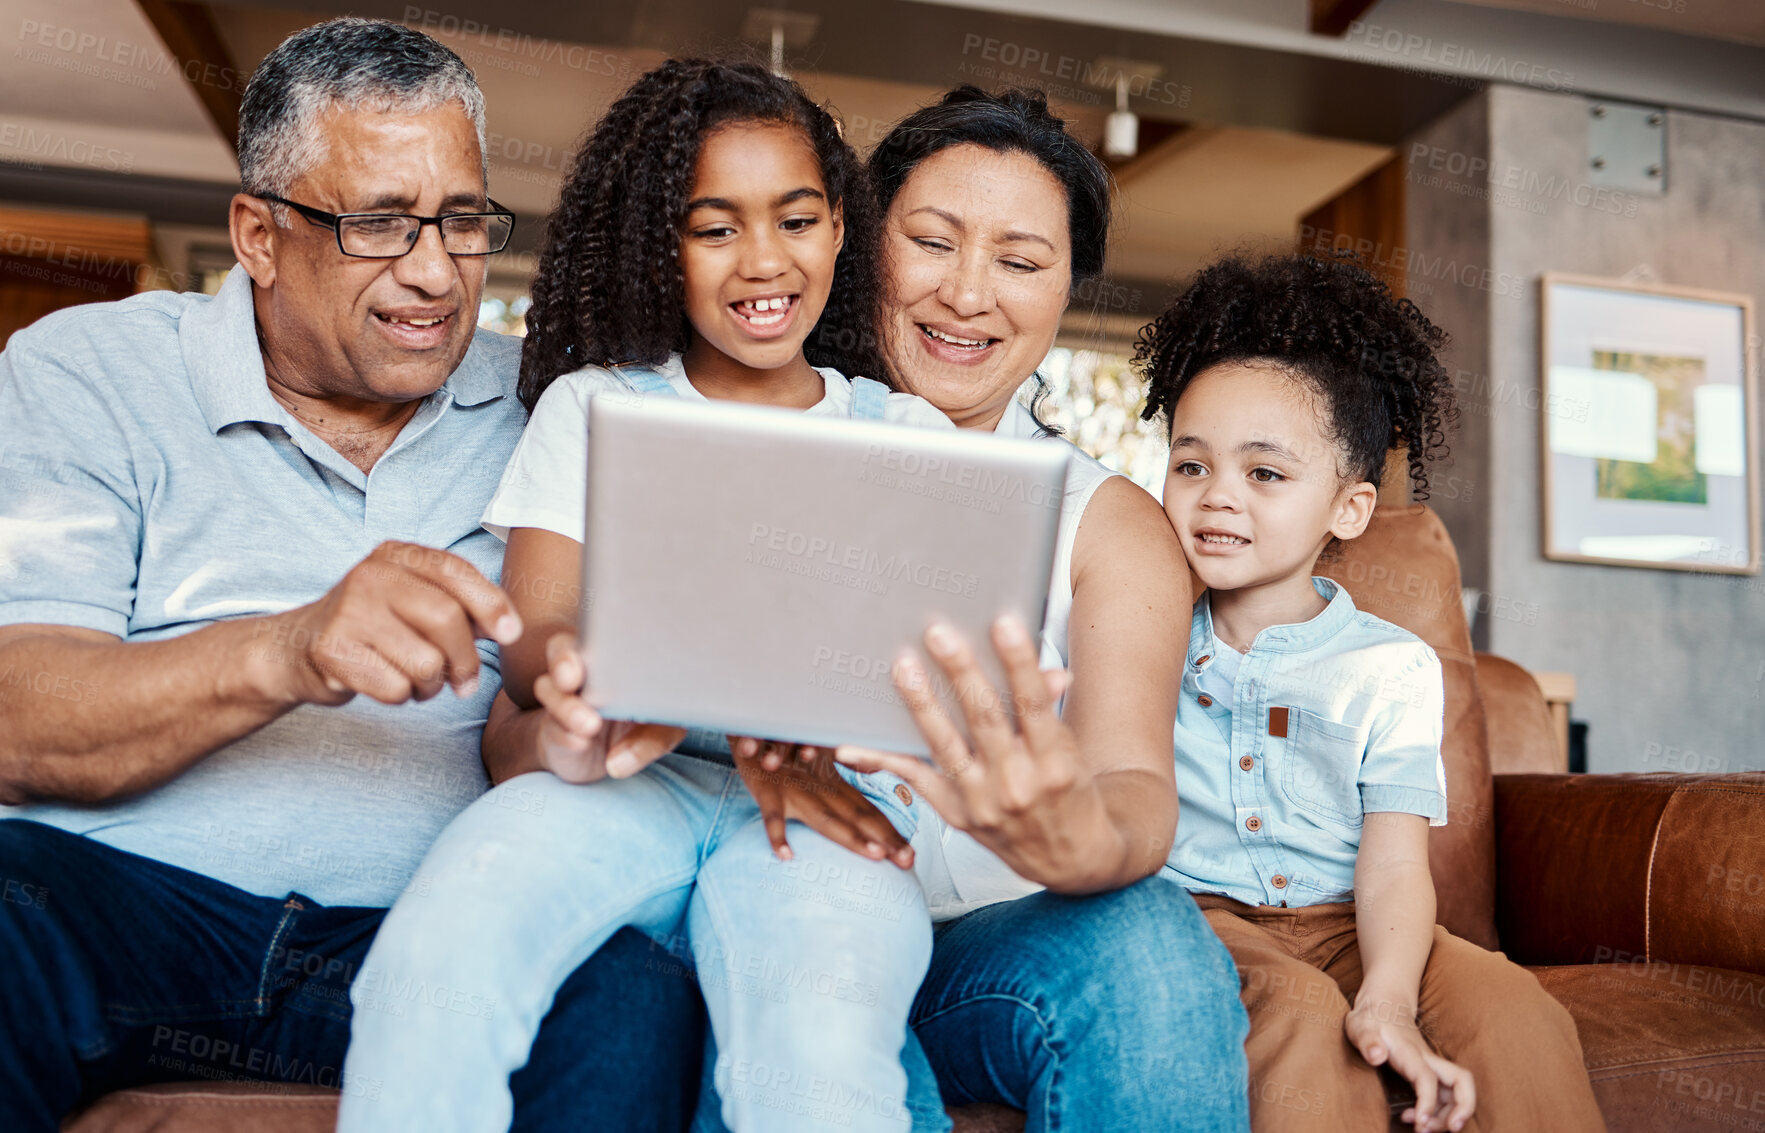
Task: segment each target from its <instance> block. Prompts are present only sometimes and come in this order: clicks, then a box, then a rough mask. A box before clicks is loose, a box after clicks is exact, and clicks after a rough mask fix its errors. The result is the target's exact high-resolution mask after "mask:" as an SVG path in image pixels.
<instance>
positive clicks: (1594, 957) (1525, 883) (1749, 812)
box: [1495, 771, 1765, 974]
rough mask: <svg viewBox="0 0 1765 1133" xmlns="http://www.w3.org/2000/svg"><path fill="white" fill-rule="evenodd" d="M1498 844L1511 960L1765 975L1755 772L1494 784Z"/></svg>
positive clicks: (1502, 924)
mask: <svg viewBox="0 0 1765 1133" xmlns="http://www.w3.org/2000/svg"><path fill="white" fill-rule="evenodd" d="M1495 839H1496V927H1497V930H1498V931H1499V932H1500V934H1501V940H1502V945H1503V947H1504V949H1505V950H1506V952H1507V954H1508V955H1509V957H1511V958H1512V959H1514V960H1515V961H1517V962H1519V963H1522V964H1590V963H1596V964H1597V963H1627V962H1633V961H1637V960H1646V961H1650V962H1661V963H1669V964H1703V965H1709V966H1711V967H1718V968H1729V969H1734V970H1738V971H1745V972H1754V973H1759V974H1765V772H1757V771H1750V772H1742V773H1739V774H1733V775H1686V774H1675V773H1671V772H1669V773H1664V774H1655V775H1497V776H1496V777H1495Z"/></svg>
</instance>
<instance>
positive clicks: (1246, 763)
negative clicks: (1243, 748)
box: [1238, 755, 1256, 771]
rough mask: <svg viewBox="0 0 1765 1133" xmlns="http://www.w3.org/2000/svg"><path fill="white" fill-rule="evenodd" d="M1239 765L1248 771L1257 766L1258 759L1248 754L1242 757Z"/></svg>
mask: <svg viewBox="0 0 1765 1133" xmlns="http://www.w3.org/2000/svg"><path fill="white" fill-rule="evenodd" d="M1238 766H1239V767H1242V768H1243V769H1244V770H1246V771H1249V770H1250V769H1251V768H1253V767H1255V766H1256V759H1255V758H1254V757H1252V756H1248V755H1247V756H1244V757H1243V758H1242V759H1240V760H1239V761H1238Z"/></svg>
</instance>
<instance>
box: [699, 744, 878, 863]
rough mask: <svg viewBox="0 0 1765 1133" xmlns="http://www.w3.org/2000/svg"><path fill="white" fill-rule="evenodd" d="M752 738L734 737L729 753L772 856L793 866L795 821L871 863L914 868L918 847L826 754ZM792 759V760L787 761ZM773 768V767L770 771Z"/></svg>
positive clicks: (819, 749)
mask: <svg viewBox="0 0 1765 1133" xmlns="http://www.w3.org/2000/svg"><path fill="white" fill-rule="evenodd" d="M793 746H794V745H791V744H781V743H777V742H776V741H772V740H758V739H754V738H753V737H751V736H731V737H729V750H730V751H731V752H732V753H733V754H734V755H735V767H736V770H737V771H738V772H740V774H741V777H742V782H743V783H746V784H747V787H748V793H749V794H751V795H753V796H754V801H755V802H756V803H757V804H759V807H760V817H761V819H762V820H763V821H764V822H765V824H766V836H767V838H768V839H770V840H771V842H772V852H773V853H774V854H776V855H778V858H779V860H780V861H787V862H788V861H790V860H791V848H790V845H789V843H788V842H786V841H785V822H786V820H787V819H792V818H794V819H796V820H797V821H798V822H801V823H802V824H803V825H804V826H807V827H808V828H809V829H811V830H813V831H815V832H816V833H818V834H820V835H822V836H823V837H825V838H828V839H830V840H832V841H834V842H838V843H839V844H840V845H842V846H844V847H846V849H848V850H851V851H852V852H853V853H855V854H859V855H861V856H863V857H866V858H869V859H871V860H872V861H882V860H883V859H884V858H887V859H888V860H890V861H892V862H894V863H895V864H896V865H898V866H900V867H901V868H902V869H912V868H913V847H911V846H909V845H908V844H907V839H905V838H903V837H901V833H900V831H898V830H896V829H895V826H894V824H893V823H892V822H890V821H889V820H888V817H887V816H886V815H884V814H883V812H882V811H880V810H878V809H876V806H875V804H874V803H872V802H871V801H870V800H869V799H867V798H865V797H864V793H863V792H862V791H860V790H858V789H857V788H856V787H854V786H852V785H851V784H850V783H848V782H846V781H845V780H844V779H842V778H840V773H839V769H838V768H837V767H835V765H834V761H833V753H832V752H830V751H828V750H827V749H826V748H811V747H802V748H797V749H796V750H795V751H794V752H793V751H790V750H789V749H791V748H792V747H793ZM787 757H788V758H787ZM768 763H770V766H768Z"/></svg>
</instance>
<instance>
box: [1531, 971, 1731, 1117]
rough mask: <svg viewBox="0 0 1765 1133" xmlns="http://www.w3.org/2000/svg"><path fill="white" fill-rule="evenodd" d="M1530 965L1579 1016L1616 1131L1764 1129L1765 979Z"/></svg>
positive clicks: (1604, 1108)
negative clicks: (1534, 966)
mask: <svg viewBox="0 0 1765 1133" xmlns="http://www.w3.org/2000/svg"><path fill="white" fill-rule="evenodd" d="M1531 970H1532V972H1533V974H1534V975H1536V976H1537V977H1538V981H1539V983H1541V984H1543V985H1544V988H1545V990H1546V991H1548V992H1550V993H1551V994H1552V995H1554V996H1556V998H1557V1000H1558V1001H1559V1002H1560V1003H1562V1004H1563V1006H1565V1007H1567V1008H1568V1009H1569V1014H1570V1015H1572V1016H1574V1018H1575V1026H1576V1029H1577V1031H1578V1032H1579V1033H1580V1036H1581V1049H1582V1054H1583V1056H1584V1057H1585V1060H1586V1062H1587V1069H1588V1076H1589V1077H1590V1078H1591V1079H1592V1080H1593V1091H1594V1096H1595V1097H1597V1098H1598V1099H1599V1103H1600V1110H1601V1112H1602V1113H1604V1115H1605V1118H1606V1123H1607V1124H1608V1125H1609V1126H1610V1127H1611V1129H1612V1131H1613V1133H1640V1131H1642V1130H1648V1131H1650V1133H1654V1131H1660V1133H1667V1131H1669V1130H1671V1131H1673V1133H1682V1131H1692V1130H1717V1129H1722V1130H1734V1129H1752V1130H1759V1129H1765V978H1762V977H1760V976H1755V975H1750V974H1748V973H1746V972H1735V971H1728V970H1725V969H1722V968H1706V967H1701V966H1698V965H1695V964H1668V963H1659V962H1645V961H1640V960H1639V961H1637V962H1635V963H1628V964H1582V965H1573V966H1565V967H1545V968H1533V969H1531Z"/></svg>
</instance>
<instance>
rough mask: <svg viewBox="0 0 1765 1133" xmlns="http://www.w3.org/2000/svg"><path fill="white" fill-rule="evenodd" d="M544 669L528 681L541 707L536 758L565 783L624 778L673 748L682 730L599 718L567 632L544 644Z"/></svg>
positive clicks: (585, 667)
mask: <svg viewBox="0 0 1765 1133" xmlns="http://www.w3.org/2000/svg"><path fill="white" fill-rule="evenodd" d="M545 659H546V671H545V672H544V673H542V674H541V675H540V677H539V679H538V680H536V681H534V682H533V695H534V696H535V697H537V698H538V699H539V703H540V705H541V706H542V707H543V708H544V709H545V719H544V721H543V722H542V723H541V724H540V727H539V736H538V744H539V761H540V763H541V765H543V766H544V767H545V768H546V770H548V771H550V772H551V773H552V774H554V775H556V776H557V777H558V778H560V779H562V780H564V781H565V782H566V783H592V782H594V781H595V780H597V779H603V778H606V777H607V776H611V777H613V778H615V779H627V778H630V777H631V776H633V775H636V774H637V773H638V772H639V771H642V770H643V769H644V768H645V767H648V766H649V765H650V764H652V763H654V762H655V761H656V760H658V759H660V758H662V757H663V756H664V755H667V754H668V753H669V752H671V751H673V750H674V745H676V744H678V743H679V742H680V741H681V740H682V739H683V738H684V737H685V736H686V730H685V729H684V728H672V727H668V726H667V725H664V724H634V723H632V722H630V721H628V720H603V719H602V718H601V715H600V713H598V712H596V711H595V710H594V709H593V708H590V707H589V705H588V701H587V700H584V699H583V696H582V694H583V693H584V692H585V691H586V690H587V683H588V665H587V663H586V662H584V661H583V659H582V653H581V651H580V650H579V649H577V648H576V641H575V639H574V638H572V637H571V635H569V634H567V633H556V634H553V635H552V636H551V637H550V638H549V639H548V640H547V641H546V643H545Z"/></svg>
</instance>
